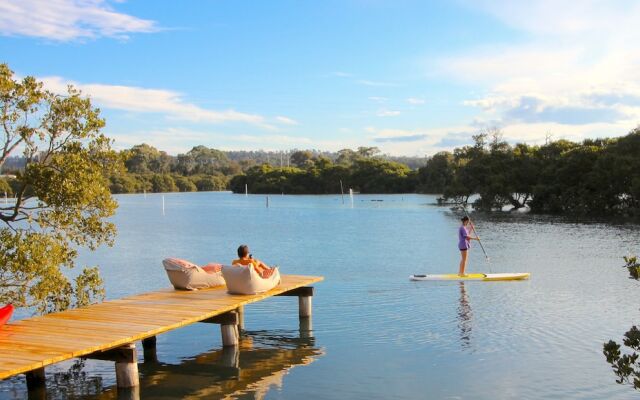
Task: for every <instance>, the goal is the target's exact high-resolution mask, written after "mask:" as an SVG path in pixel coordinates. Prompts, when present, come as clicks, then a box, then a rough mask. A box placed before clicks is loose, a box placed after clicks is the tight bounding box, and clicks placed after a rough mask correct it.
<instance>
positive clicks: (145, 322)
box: [0, 275, 323, 379]
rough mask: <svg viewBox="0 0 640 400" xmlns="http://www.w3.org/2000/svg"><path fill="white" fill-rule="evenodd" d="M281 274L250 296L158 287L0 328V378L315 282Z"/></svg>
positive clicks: (122, 343)
mask: <svg viewBox="0 0 640 400" xmlns="http://www.w3.org/2000/svg"><path fill="white" fill-rule="evenodd" d="M322 279H323V278H322V277H318V276H300V275H283V276H282V282H281V283H280V285H278V287H276V288H274V289H272V290H270V291H268V292H265V293H260V294H256V295H248V296H239V295H230V294H227V293H226V288H224V287H220V288H213V289H205V290H199V291H177V290H173V289H161V290H158V291H155V292H149V293H142V294H138V295H134V296H128V297H125V298H122V299H117V300H109V301H105V302H103V303H100V304H94V305H91V306H88V307H84V308H80V309H75V310H68V311H63V312H60V313H54V314H49V315H44V316H41V317H34V318H29V319H25V320H21V321H17V322H13V323H9V324H7V325H5V326H3V327H0V379H5V378H8V377H10V376H13V375H17V374H20V373H24V372H28V371H31V370H34V369H37V368H41V367H44V366H47V365H50V364H54V363H57V362H60V361H64V360H67V359H70V358H74V357H80V356H84V355H88V354H91V353H94V352H96V351H103V350H109V349H112V348H115V347H118V346H122V345H125V344H127V343H132V342H135V341H138V340H142V339H145V338H147V337H151V336H155V335H157V334H160V333H163V332H167V331H170V330H173V329H176V328H179V327H182V326H186V325H190V324H193V323H195V322H199V321H202V320H205V319H208V318H211V317H214V316H216V315H220V314H224V313H225V312H228V311H232V310H235V309H237V308H238V307H240V306H243V305H247V304H250V303H255V302H257V301H260V300H263V299H266V298H268V297H272V296H276V295H278V294H281V293H284V292H288V291H290V290H292V289H296V288H298V287H302V286H308V285H311V284H313V283H316V282H319V281H321V280H322Z"/></svg>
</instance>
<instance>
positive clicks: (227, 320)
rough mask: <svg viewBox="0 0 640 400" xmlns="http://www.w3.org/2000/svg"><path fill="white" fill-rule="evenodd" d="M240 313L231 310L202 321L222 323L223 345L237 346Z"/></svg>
mask: <svg viewBox="0 0 640 400" xmlns="http://www.w3.org/2000/svg"><path fill="white" fill-rule="evenodd" d="M238 320H239V318H238V313H237V312H236V311H229V312H226V313H224V314H220V315H216V316H215V317H211V318H208V319H205V320H202V321H200V322H204V323H207V324H220V333H221V334H222V345H223V346H225V347H226V346H237V345H238V342H239V340H238V338H239V334H238Z"/></svg>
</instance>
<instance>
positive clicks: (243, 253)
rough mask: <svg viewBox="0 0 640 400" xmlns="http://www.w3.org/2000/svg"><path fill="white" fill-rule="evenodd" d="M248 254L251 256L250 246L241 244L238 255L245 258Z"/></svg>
mask: <svg viewBox="0 0 640 400" xmlns="http://www.w3.org/2000/svg"><path fill="white" fill-rule="evenodd" d="M247 256H249V246H247V245H246V244H243V245H240V247H238V257H240V258H245V257H247Z"/></svg>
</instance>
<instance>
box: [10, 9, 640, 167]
mask: <svg viewBox="0 0 640 400" xmlns="http://www.w3.org/2000/svg"><path fill="white" fill-rule="evenodd" d="M638 20H640V2H638V1H636V0H605V1H600V0H580V1H573V2H568V1H556V0H529V1H512V0H448V1H435V0H434V1H428V0H421V1H418V0H416V1H413V0H341V1H337V0H336V1H334V0H323V1H299V0H292V1H282V0H271V1H257V0H254V1H242V0H228V1H227V0H181V1H166V0H162V1H161V0H129V1H123V0H0V63H7V64H8V65H9V67H10V68H11V69H12V70H13V71H14V72H15V74H16V76H18V77H25V76H35V77H37V78H38V79H39V80H41V81H43V82H44V83H45V86H46V87H47V88H48V89H50V90H52V91H54V92H57V93H64V92H65V90H66V87H67V85H68V84H72V85H74V86H76V87H77V88H79V89H81V90H82V92H83V93H84V94H86V95H88V96H90V97H91V99H92V101H93V103H94V104H95V105H96V106H98V107H99V108H100V109H101V111H102V116H103V117H104V118H105V119H106V121H107V125H106V127H105V129H104V133H105V134H106V135H107V136H109V137H111V138H113V139H114V147H116V148H118V149H124V148H130V147H131V146H133V145H136V144H140V143H148V144H150V145H152V146H154V147H156V148H158V149H160V150H164V151H166V152H168V153H169V154H174V155H175V154H179V153H184V152H186V151H188V150H189V149H191V148H192V147H193V146H196V145H204V146H207V147H212V148H217V149H223V150H257V149H265V150H289V149H294V148H297V149H320V150H329V151H336V150H339V149H343V148H352V149H355V148H357V147H359V146H377V147H379V148H380V149H381V150H382V152H384V153H387V154H392V155H406V156H428V155H433V154H435V153H436V152H438V151H443V150H452V149H453V148H455V147H459V146H463V145H466V144H470V143H471V142H472V139H471V136H472V135H474V134H477V133H479V132H481V131H482V130H485V129H491V128H499V129H500V130H501V131H502V132H503V134H504V137H505V139H506V140H508V141H509V142H512V143H516V142H526V143H529V144H540V143H544V141H545V140H546V139H547V138H548V137H551V138H553V139H560V138H563V139H568V140H582V139H585V138H595V137H614V136H622V135H624V134H626V133H628V132H629V131H630V130H632V129H634V128H636V127H637V126H638V124H639V123H640V51H639V50H638V43H640V24H638V22H637V21H638Z"/></svg>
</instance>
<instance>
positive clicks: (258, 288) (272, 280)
mask: <svg viewBox="0 0 640 400" xmlns="http://www.w3.org/2000/svg"><path fill="white" fill-rule="evenodd" d="M222 275H223V276H224V280H225V282H226V283H227V291H228V292H229V293H230V294H256V293H262V292H266V291H267V290H271V289H273V288H274V287H276V286H278V284H279V283H280V271H278V268H277V267H274V268H272V271H271V273H270V275H269V276H268V277H264V278H263V277H262V276H260V274H259V273H258V272H257V271H256V270H255V268H253V267H248V266H242V265H233V266H228V265H223V266H222Z"/></svg>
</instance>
